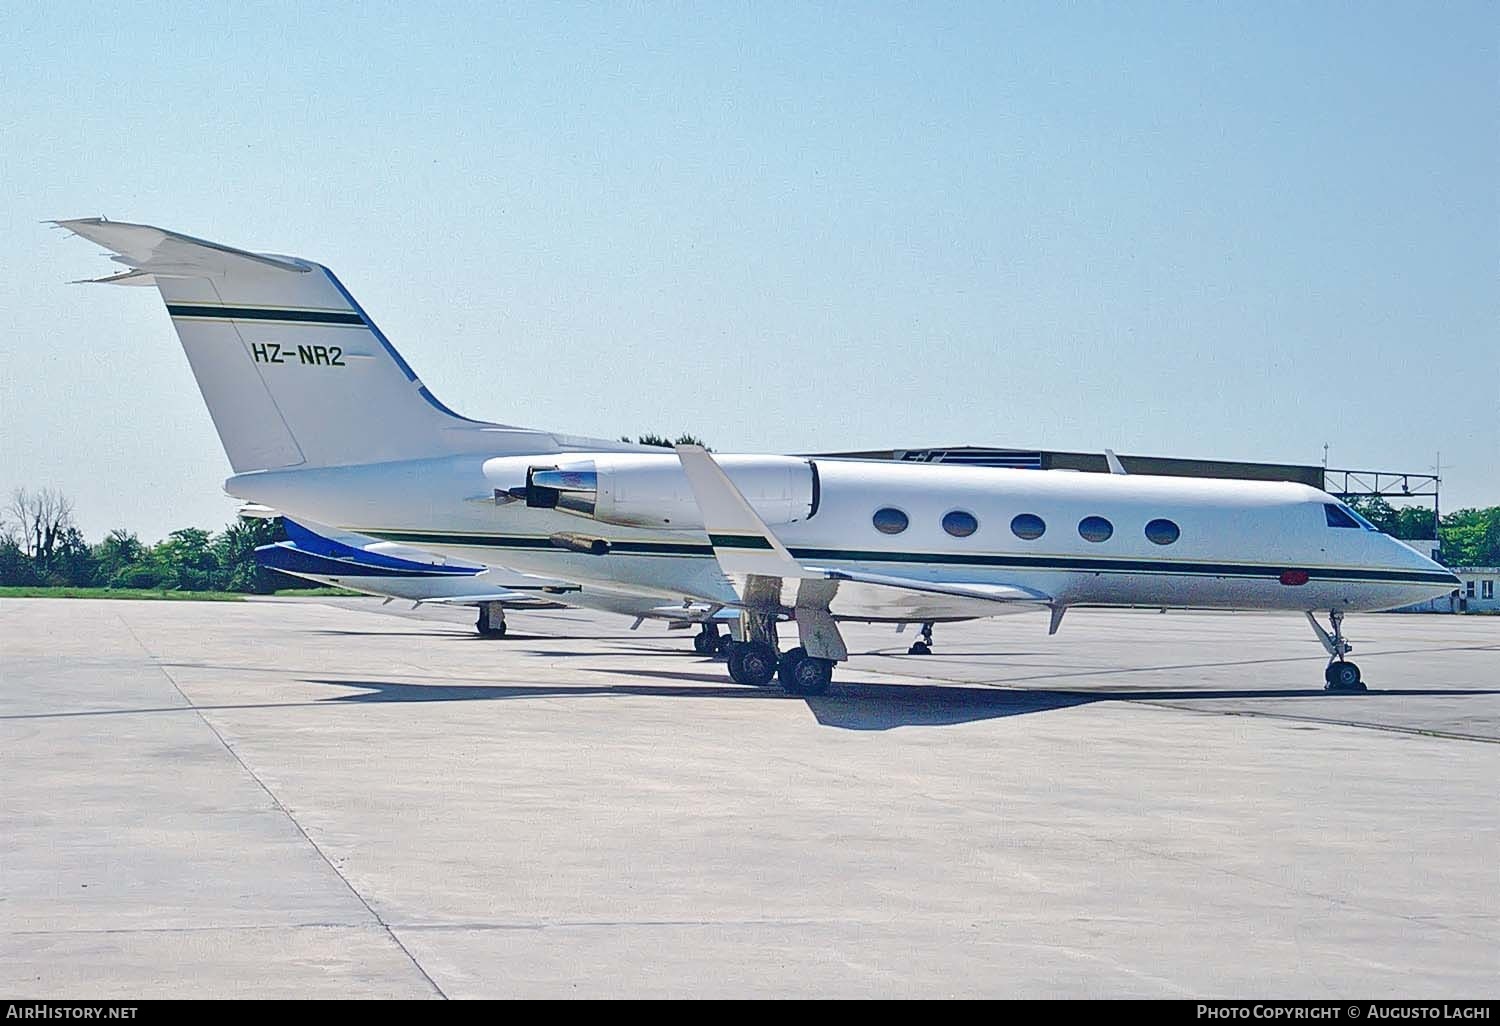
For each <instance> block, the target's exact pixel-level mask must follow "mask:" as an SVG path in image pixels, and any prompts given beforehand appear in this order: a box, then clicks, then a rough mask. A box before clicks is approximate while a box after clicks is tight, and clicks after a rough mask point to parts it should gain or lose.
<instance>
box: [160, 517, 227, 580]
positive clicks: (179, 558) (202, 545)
mask: <svg viewBox="0 0 1500 1026" xmlns="http://www.w3.org/2000/svg"><path fill="white" fill-rule="evenodd" d="M212 538H213V536H212V535H211V534H209V532H207V531H205V530H203V529H202V528H201V527H183V528H179V529H178V530H176V531H173V532H172V533H171V534H170V535H168V536H167V540H166V541H164V542H162V543H161V544H160V545H157V546H156V547H155V548H153V549H152V550H151V560H152V562H153V563H155V564H156V569H157V570H158V571H159V573H160V575H161V586H162V587H165V588H180V589H182V590H183V591H208V590H210V589H212V588H213V587H214V585H215V584H216V583H217V582H216V576H217V572H218V570H219V560H218V557H217V555H216V554H215V552H214V549H213V545H212V544H211V542H212Z"/></svg>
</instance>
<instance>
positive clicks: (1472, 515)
mask: <svg viewBox="0 0 1500 1026" xmlns="http://www.w3.org/2000/svg"><path fill="white" fill-rule="evenodd" d="M654 437H655V436H650V435H647V436H643V437H642V442H643V443H644V444H647V445H650V444H655V443H654V441H651V440H650V439H653V438H654ZM683 440H684V441H694V442H696V441H697V439H690V438H688V437H687V436H684V439H683ZM663 441H665V440H664V439H663ZM1350 505H1351V506H1353V507H1354V508H1355V509H1357V510H1359V512H1360V514H1361V515H1362V516H1363V517H1365V519H1367V520H1369V521H1370V522H1371V523H1373V524H1374V525H1375V526H1376V527H1378V528H1380V529H1381V530H1382V531H1384V532H1385V533H1387V534H1389V535H1393V536H1394V537H1397V538H1405V539H1409V540H1415V539H1424V538H1432V537H1433V536H1434V525H1433V517H1432V510H1430V509H1424V508H1421V507H1415V506H1408V507H1402V508H1396V507H1393V506H1391V505H1390V504H1389V503H1387V502H1386V501H1385V500H1384V499H1379V498H1375V499H1357V500H1354V501H1352V502H1351V503H1350ZM1436 535H1437V537H1438V538H1439V541H1440V542H1441V546H1442V547H1441V556H1440V558H1441V559H1442V561H1443V562H1444V563H1446V564H1447V565H1448V566H1500V506H1491V507H1489V508H1487V509H1461V510H1458V511H1456V512H1453V513H1449V514H1447V515H1445V516H1444V517H1443V518H1442V521H1441V523H1440V524H1439V525H1438V529H1437V531H1436ZM285 539H286V531H285V530H284V529H283V528H282V526H281V520H280V519H275V520H261V519H252V518H249V517H242V518H240V519H238V520H236V521H234V522H233V523H231V524H228V525H227V526H226V527H225V528H224V529H223V530H222V531H219V532H217V533H215V532H211V531H205V530H203V529H202V528H199V527H184V528H181V529H179V530H176V531H173V532H172V533H171V534H169V535H167V537H166V538H165V539H163V540H162V541H159V542H157V543H156V544H154V545H147V544H145V543H144V542H142V541H141V540H140V538H138V537H137V536H136V535H135V533H134V532H131V531H127V530H125V529H123V528H116V529H115V530H113V531H110V532H109V533H108V534H107V535H105V536H104V538H103V539H102V540H101V541H98V542H95V543H93V544H90V543H89V542H88V541H86V540H85V539H84V537H83V534H82V532H80V531H79V529H78V526H77V524H76V523H75V522H74V519H73V503H72V501H71V500H69V499H68V498H67V496H65V495H63V494H62V493H61V492H58V491H56V490H54V489H50V488H43V489H41V490H39V491H29V490H27V489H25V488H19V489H17V490H16V491H15V492H14V493H12V495H11V498H10V501H9V503H7V504H6V505H5V507H4V508H3V509H0V585H7V586H16V585H20V586H32V587H72V588H147V589H167V590H174V591H175V590H181V591H239V592H249V593H253V594H266V593H268V592H272V591H277V590H281V589H286V588H297V587H314V585H312V584H310V583H307V582H303V581H301V580H300V579H298V578H294V577H288V576H286V575H285V574H279V573H277V572H275V571H273V570H264V569H262V568H261V567H259V566H257V565H256V563H255V549H256V547H257V546H260V545H268V544H270V543H271V542H278V541H284V540H285Z"/></svg>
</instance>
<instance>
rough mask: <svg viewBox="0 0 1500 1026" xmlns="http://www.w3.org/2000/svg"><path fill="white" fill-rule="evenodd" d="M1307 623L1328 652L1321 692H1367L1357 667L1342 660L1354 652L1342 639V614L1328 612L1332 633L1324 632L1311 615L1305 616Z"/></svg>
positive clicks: (1351, 646)
mask: <svg viewBox="0 0 1500 1026" xmlns="http://www.w3.org/2000/svg"><path fill="white" fill-rule="evenodd" d="M1307 622H1308V623H1310V624H1312V628H1313V630H1314V631H1315V632H1316V633H1317V635H1318V640H1319V641H1321V642H1322V643H1323V648H1324V650H1325V651H1327V652H1328V668H1327V669H1326V670H1324V671H1323V681H1324V684H1323V690H1324V691H1338V692H1344V693H1357V692H1361V691H1368V690H1369V689H1368V688H1366V687H1365V684H1364V681H1362V680H1361V679H1360V675H1359V667H1358V666H1356V665H1354V664H1353V663H1351V662H1349V661H1348V660H1347V659H1345V658H1344V656H1346V655H1348V654H1349V653H1350V652H1351V651H1353V650H1354V646H1353V645H1351V644H1349V642H1348V640H1346V639H1345V637H1344V614H1343V613H1342V612H1341V611H1340V610H1337V609H1334V610H1330V611H1329V613H1328V623H1329V625H1330V626H1331V627H1332V628H1333V632H1332V633H1329V632H1328V631H1325V630H1324V629H1323V626H1322V624H1320V623H1318V620H1317V618H1316V617H1315V616H1313V615H1312V614H1311V613H1308V614H1307Z"/></svg>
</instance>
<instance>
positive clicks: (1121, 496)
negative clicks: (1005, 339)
mask: <svg viewBox="0 0 1500 1026" xmlns="http://www.w3.org/2000/svg"><path fill="white" fill-rule="evenodd" d="M577 455H578V454H564V455H559V454H557V453H555V452H554V453H553V454H552V455H551V456H536V457H509V458H501V459H493V460H490V461H488V464H487V463H486V461H485V460H484V459H483V458H481V457H475V456H453V457H445V458H441V459H433V460H415V461H401V462H391V463H378V464H368V465H361V466H349V467H329V468H320V469H309V470H283V471H263V472H257V473H252V474H243V475H239V476H237V477H234V478H231V479H230V481H229V482H228V483H227V484H226V489H227V490H228V491H229V492H230V493H231V494H233V495H236V496H239V497H241V498H244V499H247V500H250V501H253V502H257V503H264V504H267V505H271V506H275V507H277V508H279V509H284V510H287V511H289V512H292V513H294V514H301V515H303V516H307V517H312V518H315V519H317V520H321V521H324V522H327V523H334V524H338V525H340V526H343V527H346V528H348V529H351V530H354V531H358V532H360V533H362V534H367V535H372V536H375V537H379V538H384V539H389V540H392V541H398V542H402V543H405V544H409V545H413V546H417V547H419V548H421V549H425V550H428V551H431V552H437V553H441V554H444V555H448V556H452V557H456V558H460V559H468V560H475V561H479V562H483V563H486V564H489V565H492V566H503V567H507V568H511V569H515V570H519V571H522V572H526V573H532V574H540V575H545V576H547V577H552V578H559V579H562V580H567V581H572V582H575V583H578V584H582V585H585V586H586V588H593V589H600V590H603V591H606V592H609V591H614V592H619V593H629V594H638V595H648V596H656V597H659V598H662V599H665V600H681V599H683V598H688V597H690V598H693V599H699V600H703V601H707V602H722V603H726V604H733V603H734V602H735V601H736V596H735V592H734V590H733V588H732V587H731V586H730V584H729V582H728V581H727V580H726V578H725V577H724V575H723V574H722V573H721V572H720V570H719V567H718V564H717V562H716V560H715V558H714V555H713V552H712V549H711V548H710V546H709V542H708V538H707V536H706V535H705V534H704V533H703V532H702V531H701V530H667V529H641V528H635V527H625V526H618V525H612V524H608V523H602V522H599V521H596V520H591V519H586V518H583V517H580V516H577V515H574V514H570V513H566V512H561V511H558V510H554V509H535V508H528V506H527V505H526V504H525V503H523V502H518V501H513V502H499V503H495V502H484V501H476V499H481V500H482V498H483V497H485V496H489V495H492V494H493V493H494V492H495V491H497V490H498V491H500V492H502V493H503V492H504V491H505V490H507V489H509V488H511V487H513V486H514V485H516V483H517V482H518V480H520V478H519V477H518V472H520V471H521V470H523V469H524V468H523V467H522V466H521V464H524V463H525V462H526V461H527V460H530V461H531V462H534V463H536V464H537V465H548V464H549V463H550V464H556V463H558V462H559V461H565V460H567V459H571V458H575V457H576V456H577ZM660 458H661V459H663V460H667V461H674V460H675V457H674V456H673V455H672V454H671V453H663V454H662V456H661V457H660ZM723 459H724V461H725V464H726V468H727V469H728V470H729V473H730V476H731V477H735V476H736V471H735V469H734V466H735V461H736V460H739V461H741V462H744V463H753V462H754V460H755V458H754V457H725V458H723ZM815 462H816V466H817V476H818V482H819V488H818V501H817V509H816V512H815V513H814V514H813V515H812V516H807V517H803V518H802V519H799V520H796V521H794V522H790V523H784V524H779V525H776V526H775V528H774V529H775V533H776V535H777V537H778V538H779V539H780V540H781V541H782V543H783V544H785V545H786V547H787V548H788V549H789V550H790V551H791V553H792V555H793V556H794V557H796V558H798V559H800V560H802V561H804V562H809V563H815V564H816V565H818V566H820V567H828V568H834V569H837V568H841V567H845V568H861V569H864V570H870V569H872V568H875V569H878V570H880V572H882V573H890V574H894V575H899V576H901V577H904V578H912V579H918V580H928V581H942V582H947V583H957V582H967V583H976V584H988V583H999V584H1005V585H1012V586H1019V587H1023V588H1029V589H1032V590H1035V591H1037V592H1039V593H1042V594H1044V595H1047V596H1051V597H1052V599H1053V600H1054V601H1055V602H1056V603H1057V604H1058V605H1144V606H1163V607H1193V608H1220V609H1280V610H1297V611H1315V610H1325V611H1326V610H1340V611H1360V610H1375V609H1386V608H1391V607H1394V606H1399V605H1404V604H1407V603H1410V602H1413V601H1418V600H1420V599H1423V598H1426V597H1430V596H1432V595H1437V594H1442V593H1444V592H1446V591H1448V590H1449V589H1450V588H1452V587H1453V586H1454V585H1453V578H1452V576H1451V575H1450V574H1448V573H1447V571H1446V570H1444V569H1443V568H1442V567H1440V566H1438V565H1437V564H1434V563H1432V562H1431V561H1429V560H1427V559H1426V558H1424V557H1423V556H1421V555H1420V554H1418V553H1416V552H1414V551H1413V550H1412V549H1410V548H1408V547H1406V546H1404V545H1402V544H1401V543H1400V542H1398V541H1396V540H1395V539H1393V538H1390V537H1388V536H1386V535H1383V534H1380V533H1378V532H1375V531H1372V530H1367V529H1364V528H1361V527H1358V526H1355V527H1335V526H1330V524H1329V522H1328V520H1327V519H1326V518H1325V506H1326V505H1328V504H1336V500H1335V499H1333V498H1332V497H1331V496H1329V495H1327V494H1326V493H1323V492H1320V491H1318V490H1317V489H1314V488H1309V487H1307V486H1305V485H1299V484H1290V483H1268V482H1248V481H1226V480H1213V479H1197V478H1167V477H1145V476H1134V475H1132V476H1121V475H1106V474H1083V473H1071V472H1064V471H1034V470H1007V469H996V468H987V467H957V466H943V465H932V464H905V463H892V462H878V461H845V460H827V459H819V460H817V461H815ZM487 471H488V473H487ZM742 473H743V471H742ZM887 507H889V508H894V509H897V510H900V511H901V512H902V513H903V514H905V516H906V518H907V520H908V523H909V526H908V527H907V528H906V529H905V530H904V531H902V532H900V533H898V534H885V533H882V532H881V531H879V530H877V529H876V527H875V526H874V523H873V521H872V517H873V515H874V513H875V512H876V511H877V510H879V509H882V508H887ZM954 510H959V511H962V512H965V513H968V514H970V515H971V516H973V517H974V518H975V520H977V522H978V529H977V530H975V531H974V532H973V533H972V534H970V535H968V536H967V537H955V536H953V535H951V534H949V533H947V532H945V531H944V529H943V527H942V526H941V525H942V520H943V517H944V516H945V515H946V514H948V513H949V512H951V511H954ZM1021 514H1031V515H1033V516H1035V517H1039V518H1040V519H1041V520H1042V521H1043V522H1044V523H1045V525H1046V530H1045V532H1044V533H1043V534H1042V535H1041V536H1040V537H1036V538H1030V539H1027V538H1022V537H1019V536H1018V535H1017V534H1016V533H1014V532H1013V531H1012V528H1011V524H1012V521H1013V519H1014V518H1016V517H1017V516H1018V515H1021ZM1086 517H1102V518H1104V519H1106V520H1107V521H1109V523H1110V525H1111V528H1112V533H1111V534H1110V536H1109V537H1108V538H1107V539H1106V540H1103V541H1089V540H1086V539H1085V538H1084V537H1083V536H1082V535H1081V533H1080V530H1079V525H1080V522H1081V521H1082V520H1084V518H1086ZM1157 519H1166V520H1170V521H1171V522H1172V523H1173V524H1174V525H1176V526H1177V528H1178V529H1179V532H1180V533H1179V535H1178V537H1177V538H1176V539H1175V540H1174V541H1172V542H1170V543H1169V544H1156V543H1154V542H1152V541H1151V540H1149V539H1148V537H1147V535H1146V530H1145V528H1146V525H1147V524H1148V523H1149V522H1151V521H1153V520H1157ZM562 532H569V533H573V534H584V535H587V536H589V537H593V538H600V539H604V540H606V541H608V542H609V548H608V552H607V553H606V554H603V555H592V554H589V553H585V552H576V551H572V550H569V549H565V548H560V547H558V546H557V545H556V544H555V543H554V541H553V540H552V539H553V536H554V535H556V534H558V533H562ZM845 615H846V616H848V617H849V618H852V619H865V618H866V617H864V616H860V615H858V614H857V612H849V613H846V614H845ZM943 615H944V606H943V604H942V603H941V602H936V601H935V602H934V604H933V605H932V606H930V607H924V606H923V605H922V604H921V602H920V601H914V603H913V605H912V606H911V607H910V608H908V609H905V610H903V611H902V613H901V615H900V616H899V617H896V616H892V615H889V611H886V612H885V613H883V614H881V615H871V616H869V617H868V618H870V619H887V620H890V619H902V620H907V619H910V620H916V619H921V618H941V617H942V616H943Z"/></svg>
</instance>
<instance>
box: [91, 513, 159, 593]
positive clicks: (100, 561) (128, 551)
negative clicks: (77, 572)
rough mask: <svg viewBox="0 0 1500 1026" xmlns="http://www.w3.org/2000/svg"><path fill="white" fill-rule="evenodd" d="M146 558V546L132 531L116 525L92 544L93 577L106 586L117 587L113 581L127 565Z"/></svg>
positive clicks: (132, 564) (131, 565) (132, 565)
mask: <svg viewBox="0 0 1500 1026" xmlns="http://www.w3.org/2000/svg"><path fill="white" fill-rule="evenodd" d="M145 558H146V547H145V546H144V545H142V544H141V540H140V539H139V538H137V537H136V536H135V535H134V534H133V533H132V532H130V531H127V530H125V529H124V528H123V527H117V528H115V529H114V530H113V531H111V532H109V533H108V534H106V535H105V536H104V540H103V541H101V542H100V543H99V544H98V545H95V546H94V565H95V567H96V569H95V573H94V575H95V578H96V580H97V582H98V583H99V584H100V585H102V586H103V587H106V588H114V587H119V585H117V584H116V583H115V578H116V577H118V576H119V575H120V574H121V573H122V572H124V571H125V569H126V568H128V567H134V566H139V565H140V564H141V562H142V561H143V560H144V559H145Z"/></svg>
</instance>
